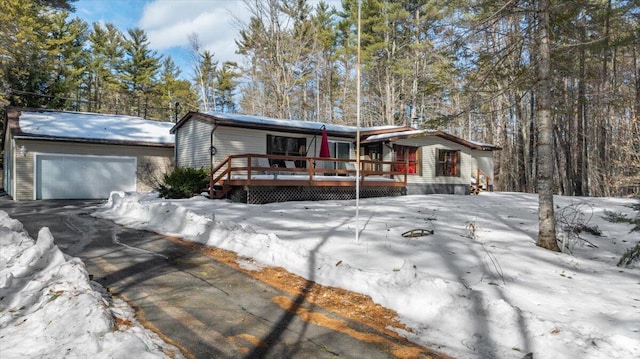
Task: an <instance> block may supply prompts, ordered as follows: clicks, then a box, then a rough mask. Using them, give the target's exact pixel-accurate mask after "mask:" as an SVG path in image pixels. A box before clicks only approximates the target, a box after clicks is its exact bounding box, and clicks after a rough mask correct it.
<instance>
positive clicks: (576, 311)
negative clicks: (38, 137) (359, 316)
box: [0, 192, 640, 359]
mask: <svg viewBox="0 0 640 359" xmlns="http://www.w3.org/2000/svg"><path fill="white" fill-rule="evenodd" d="M554 201H555V204H556V207H557V208H558V211H557V213H560V214H562V217H563V218H565V219H568V218H570V219H571V221H570V223H571V224H572V225H575V224H583V225H587V226H590V227H592V228H597V229H599V230H600V232H601V235H600V236H595V235H592V234H589V233H586V232H582V233H581V234H580V235H581V237H582V238H583V239H585V240H587V241H588V242H589V243H591V244H593V245H594V246H590V245H588V244H587V242H586V241H582V240H580V239H579V238H577V237H575V236H569V237H566V241H565V246H564V247H565V252H564V253H556V252H551V251H548V250H545V249H541V248H539V247H537V246H536V245H535V241H536V234H537V226H538V221H537V195H535V194H525V193H500V192H483V193H481V194H480V195H477V196H462V195H426V196H400V197H385V198H367V199H361V200H360V211H359V213H360V218H361V220H360V221H356V220H355V219H354V201H352V200H351V201H315V202H283V203H271V204H265V205H248V204H241V203H232V202H229V201H226V200H209V199H207V198H205V197H202V196H196V197H193V198H191V199H181V200H165V199H160V198H158V196H157V194H156V193H125V192H112V193H111V197H110V199H109V200H108V201H105V202H104V203H103V204H102V205H99V206H97V207H92V208H88V210H89V212H90V213H92V215H93V216H96V217H101V218H106V219H110V220H113V221H114V222H116V223H118V224H120V225H123V226H126V227H131V228H136V229H142V230H148V231H153V232H156V233H160V234H164V235H168V236H174V237H175V236H177V237H181V238H184V239H185V240H189V241H194V242H198V243H201V244H204V245H208V246H213V247H219V248H223V249H227V250H230V251H233V252H235V253H237V254H238V259H237V262H238V264H239V265H240V267H242V268H245V269H246V270H250V271H260V270H262V269H263V268H265V267H267V266H274V267H282V268H285V269H286V270H288V271H290V272H292V273H294V274H297V275H300V276H302V277H304V278H307V279H310V280H314V281H316V282H318V283H319V284H322V285H325V286H334V287H340V288H344V289H348V290H351V291H355V292H358V293H362V294H365V295H369V296H370V297H371V298H372V299H373V301H374V302H376V303H378V304H380V305H382V306H384V307H387V308H389V309H392V310H394V311H396V312H397V313H398V318H399V320H400V321H401V322H402V323H403V324H404V325H405V326H406V327H408V328H409V330H410V331H407V330H406V329H396V331H397V332H398V333H399V334H401V335H403V336H405V337H407V338H408V339H409V340H411V341H413V342H415V343H418V344H421V345H425V346H428V347H431V348H437V350H438V351H440V352H444V353H445V354H448V355H450V356H452V357H455V358H458V359H467V358H468V359H486V358H502V359H522V358H523V357H525V356H526V355H527V354H529V353H532V357H533V358H536V359H573V358H589V359H611V358H625V359H626V358H640V290H639V287H638V285H639V284H640V281H639V280H640V263H637V262H636V263H635V264H634V265H632V266H631V267H618V266H616V264H617V263H618V260H619V259H620V257H621V255H622V254H623V253H625V252H626V251H627V250H628V249H629V248H631V247H633V246H634V245H636V244H637V243H640V234H639V233H638V232H630V230H631V228H632V226H631V225H630V224H628V223H613V222H609V221H607V220H605V211H610V212H613V213H617V214H619V215H621V216H622V215H624V216H627V217H628V218H633V216H636V215H638V213H637V212H634V211H633V210H632V209H631V205H632V204H634V203H637V200H633V199H625V198H586V197H562V196H556V197H555V199H554ZM16 222H17V221H15V220H11V219H9V218H8V216H7V215H6V213H5V212H3V211H0V244H1V245H2V248H3V250H2V251H1V252H0V297H2V298H3V299H1V300H0V302H1V304H2V306H3V307H5V308H8V309H7V310H4V311H0V347H1V348H3V352H2V357H3V359H5V358H19V357H48V356H53V355H54V354H60V353H62V352H64V351H65V350H69V348H71V350H73V354H77V355H75V356H76V357H89V356H91V357H105V358H106V357H110V358H111V357H115V358H117V357H133V356H135V357H145V356H143V354H145V355H146V357H150V358H151V357H162V352H167V350H169V351H171V349H170V348H168V347H167V345H166V344H164V343H163V342H162V341H159V339H158V338H157V337H155V336H154V335H153V333H149V332H147V331H145V330H144V329H143V328H141V327H140V326H139V325H138V324H137V323H136V321H135V318H134V317H133V314H131V313H132V312H133V311H132V310H131V309H130V308H128V307H126V304H124V303H120V304H118V305H110V306H108V307H107V306H105V305H103V304H102V303H103V302H102V301H101V300H100V298H102V296H105V295H106V294H105V291H104V289H101V287H100V286H99V285H97V284H96V283H90V282H89V280H88V275H87V273H86V270H85V269H84V265H83V263H82V262H81V261H80V260H79V259H74V258H70V257H64V256H63V255H62V254H61V253H60V251H59V250H58V248H57V247H56V246H55V238H53V237H52V236H51V233H50V232H49V231H48V229H46V228H45V229H42V230H41V231H40V233H39V235H38V238H37V242H36V241H33V240H30V239H28V238H26V237H27V236H28V234H26V232H23V231H22V226H21V224H20V223H19V222H17V223H16ZM418 228H420V229H425V230H428V231H427V232H426V233H428V234H429V235H427V236H422V237H409V238H406V237H403V236H402V234H403V233H404V232H406V231H409V230H412V229H418ZM355 231H359V233H360V236H359V239H358V242H356V240H355ZM79 236H81V234H79ZM125 245H126V244H125ZM141 255H142V254H141ZM64 276H66V277H64ZM34 292H37V293H40V294H39V295H35V296H34V294H33V293H34ZM52 296H53V297H54V298H55V300H51V299H50V298H52ZM33 298H40V299H39V300H34V299H33ZM107 299H108V298H107ZM108 302H109V300H107V303H108ZM127 313H129V314H127ZM123 316H124V319H125V320H126V322H127V323H128V322H129V321H130V322H132V323H133V325H132V326H130V327H129V326H124V327H122V326H121V327H118V328H116V329H115V330H111V328H112V326H113V322H114V321H113V320H110V318H113V317H116V318H118V317H119V318H123ZM118 322H119V323H123V320H120V321H116V323H118ZM71 324H73V325H71ZM27 333H28V334H27ZM78 333H82V335H80V334H78ZM164 334H166V335H167V336H168V337H169V338H170V337H171V333H164ZM25 339H28V340H25ZM96 343H98V344H96ZM121 343H122V344H121ZM116 344H117V345H116ZM6 348H9V349H6ZM159 348H165V350H162V351H161V350H160V349H159ZM123 353H126V354H129V355H128V356H127V355H123ZM131 353H135V355H134V354H131ZM98 354H99V355H98ZM72 356H73V355H72Z"/></svg>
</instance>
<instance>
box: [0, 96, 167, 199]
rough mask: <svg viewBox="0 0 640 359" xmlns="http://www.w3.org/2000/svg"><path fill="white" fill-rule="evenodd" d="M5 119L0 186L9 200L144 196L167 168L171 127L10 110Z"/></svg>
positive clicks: (104, 116) (103, 117)
mask: <svg viewBox="0 0 640 359" xmlns="http://www.w3.org/2000/svg"><path fill="white" fill-rule="evenodd" d="M5 116H6V117H5V118H4V119H3V120H4V121H3V124H4V126H2V127H1V129H2V134H1V136H0V138H1V139H2V144H1V145H2V148H3V149H4V171H3V172H4V178H3V183H2V184H0V189H2V188H4V189H5V190H6V193H7V195H9V196H10V197H11V198H12V199H13V200H15V201H25V200H41V199H65V200H73V199H107V198H109V195H110V194H111V192H113V191H127V192H132V191H135V192H149V191H153V190H155V189H157V188H158V187H159V184H160V183H161V182H162V180H163V177H164V174H166V173H169V172H171V171H172V170H173V158H174V149H175V139H174V136H173V135H172V134H171V132H170V130H171V128H172V127H173V125H174V123H173V122H167V121H155V120H147V119H144V118H140V117H134V116H126V115H114V114H101V113H89V112H71V111H57V110H47V109H30V108H19V107H11V106H10V107H7V111H6V114H5Z"/></svg>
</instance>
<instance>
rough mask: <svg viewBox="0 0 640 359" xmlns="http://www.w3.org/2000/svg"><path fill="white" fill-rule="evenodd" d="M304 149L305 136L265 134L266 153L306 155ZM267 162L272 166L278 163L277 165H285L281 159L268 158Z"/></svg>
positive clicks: (305, 145)
mask: <svg viewBox="0 0 640 359" xmlns="http://www.w3.org/2000/svg"><path fill="white" fill-rule="evenodd" d="M306 151H307V139H306V138H297V137H284V136H274V135H267V154H268V155H282V156H306ZM269 162H270V164H271V165H272V166H273V165H278V166H279V167H285V165H284V161H283V160H269ZM301 162H305V161H301ZM305 164H306V162H305Z"/></svg>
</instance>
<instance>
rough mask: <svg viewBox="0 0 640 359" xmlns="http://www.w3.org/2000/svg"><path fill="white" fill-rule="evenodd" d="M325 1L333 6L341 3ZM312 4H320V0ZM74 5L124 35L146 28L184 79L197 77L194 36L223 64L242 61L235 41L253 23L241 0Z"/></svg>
mask: <svg viewBox="0 0 640 359" xmlns="http://www.w3.org/2000/svg"><path fill="white" fill-rule="evenodd" d="M325 2H327V3H328V4H330V5H332V6H340V3H341V1H340V0H326V1H325ZM309 3H310V4H317V3H318V0H311V1H310V2H309ZM74 5H75V8H76V12H75V15H76V16H78V17H80V18H82V19H84V20H86V21H87V22H89V23H90V24H91V23H93V22H96V21H99V22H102V23H107V22H110V23H113V24H114V25H116V27H117V28H119V29H120V30H121V31H123V32H124V33H126V30H127V29H130V28H134V27H139V28H141V29H143V30H145V32H146V33H147V36H148V38H149V42H150V44H151V48H152V49H154V50H156V51H157V52H158V54H159V55H170V56H171V58H172V59H173V60H174V62H175V63H176V65H178V67H179V68H180V69H181V70H182V77H183V78H187V79H189V78H191V77H192V67H193V65H192V61H191V59H190V55H189V41H188V36H189V35H190V34H192V33H196V34H197V35H198V38H199V40H200V42H201V43H202V46H203V50H209V51H211V52H213V53H214V55H215V60H217V61H219V63H223V62H225V61H235V62H238V63H241V62H242V57H241V56H239V55H238V54H236V53H235V51H236V49H237V47H236V45H235V42H234V40H235V39H236V38H237V37H238V34H239V29H240V28H241V26H242V24H244V23H246V22H248V20H249V12H248V11H247V10H246V7H245V4H244V2H243V1H242V0H78V1H77V2H76V3H74Z"/></svg>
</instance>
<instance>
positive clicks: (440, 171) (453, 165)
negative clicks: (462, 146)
mask: <svg viewBox="0 0 640 359" xmlns="http://www.w3.org/2000/svg"><path fill="white" fill-rule="evenodd" d="M460 153H461V151H460V150H451V149H446V148H438V149H436V171H435V175H436V177H460V163H461V162H462V161H461V156H460ZM448 155H453V156H451V159H447V158H446V157H448ZM447 162H449V165H448V166H447V164H448V163H447Z"/></svg>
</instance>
